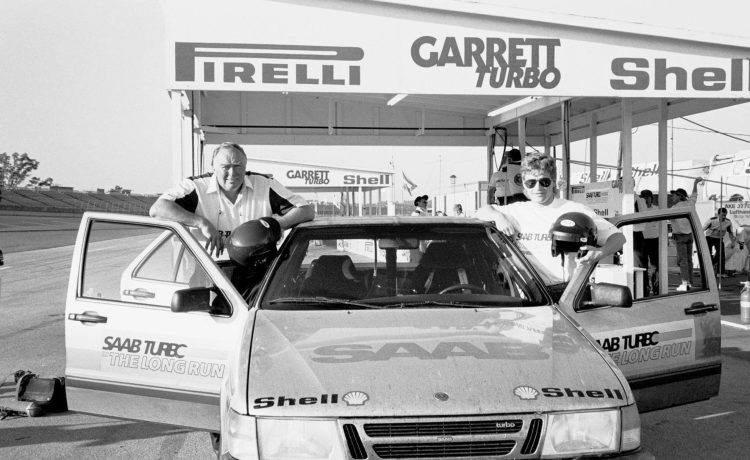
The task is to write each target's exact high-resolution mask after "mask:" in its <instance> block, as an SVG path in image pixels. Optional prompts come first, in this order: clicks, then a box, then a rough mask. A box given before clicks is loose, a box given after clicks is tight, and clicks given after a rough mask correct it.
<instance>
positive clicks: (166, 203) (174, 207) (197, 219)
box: [148, 198, 224, 256]
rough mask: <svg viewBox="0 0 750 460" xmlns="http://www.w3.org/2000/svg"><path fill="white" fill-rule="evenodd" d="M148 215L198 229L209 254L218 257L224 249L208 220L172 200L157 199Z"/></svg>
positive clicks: (220, 238) (221, 240)
mask: <svg viewBox="0 0 750 460" xmlns="http://www.w3.org/2000/svg"><path fill="white" fill-rule="evenodd" d="M148 213H149V215H150V216H151V217H157V218H159V219H166V220H173V221H175V222H180V223H182V224H185V225H187V226H188V227H195V228H197V229H199V230H200V231H201V233H202V234H203V236H204V237H206V250H207V251H208V253H209V254H211V253H213V252H216V255H217V256H218V255H220V254H221V251H222V250H223V249H224V240H223V239H222V237H221V235H220V234H219V231H218V230H217V229H216V227H215V226H214V224H212V223H211V222H209V221H208V219H206V218H204V217H203V216H199V215H198V214H195V213H193V212H190V211H188V210H187V209H185V208H183V207H182V206H180V205H179V204H177V203H175V202H174V201H172V200H168V199H166V198H159V199H157V200H156V202H155V203H154V204H153V205H151V209H149V212H148Z"/></svg>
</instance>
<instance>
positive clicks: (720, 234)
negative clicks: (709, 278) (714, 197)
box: [703, 208, 735, 278]
mask: <svg viewBox="0 0 750 460" xmlns="http://www.w3.org/2000/svg"><path fill="white" fill-rule="evenodd" d="M703 231H704V232H705V235H706V242H707V243H708V251H709V252H710V253H711V260H712V261H713V264H714V271H715V272H716V276H718V277H719V278H726V277H727V274H726V266H725V265H726V258H727V257H726V254H727V250H726V248H725V247H724V237H725V236H727V237H729V240H730V244H731V246H730V247H731V248H732V249H734V244H735V237H734V231H733V229H732V221H730V220H729V219H727V208H719V209H718V210H717V211H716V215H715V216H714V217H712V218H710V219H708V220H707V221H706V222H704V223H703Z"/></svg>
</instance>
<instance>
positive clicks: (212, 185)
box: [206, 176, 253, 193]
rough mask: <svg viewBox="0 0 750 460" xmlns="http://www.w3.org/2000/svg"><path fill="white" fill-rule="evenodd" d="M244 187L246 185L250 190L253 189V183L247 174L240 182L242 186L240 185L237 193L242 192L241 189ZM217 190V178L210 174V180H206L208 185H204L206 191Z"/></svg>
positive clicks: (213, 191)
mask: <svg viewBox="0 0 750 460" xmlns="http://www.w3.org/2000/svg"><path fill="white" fill-rule="evenodd" d="M244 187H247V188H249V189H250V190H252V189H253V184H252V182H251V181H250V180H249V177H248V176H245V180H244V181H243V182H242V187H240V190H239V193H242V189H243V188H244ZM218 191H219V180H218V179H217V178H216V176H211V180H210V181H209V182H208V185H207V186H206V193H216V192H218Z"/></svg>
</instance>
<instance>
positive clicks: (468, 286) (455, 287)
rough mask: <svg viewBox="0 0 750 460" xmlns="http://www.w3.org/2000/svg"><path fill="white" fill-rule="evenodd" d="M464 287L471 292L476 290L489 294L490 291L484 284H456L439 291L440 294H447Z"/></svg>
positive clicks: (479, 292)
mask: <svg viewBox="0 0 750 460" xmlns="http://www.w3.org/2000/svg"><path fill="white" fill-rule="evenodd" d="M464 289H468V290H469V292H476V293H478V294H489V292H487V291H486V290H485V289H484V288H483V287H482V286H477V285H476V284H454V285H452V286H448V287H447V288H445V289H443V290H442V291H440V292H438V294H447V293H449V292H453V291H458V290H464Z"/></svg>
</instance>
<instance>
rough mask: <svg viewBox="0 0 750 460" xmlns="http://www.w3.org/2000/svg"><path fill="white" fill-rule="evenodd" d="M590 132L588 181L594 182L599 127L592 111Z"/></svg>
mask: <svg viewBox="0 0 750 460" xmlns="http://www.w3.org/2000/svg"><path fill="white" fill-rule="evenodd" d="M589 126H590V128H591V133H590V135H589V182H596V169H597V164H598V163H599V159H598V158H597V154H598V152H597V148H598V147H597V143H598V139H599V127H598V126H597V118H596V114H595V113H592V114H591V118H589Z"/></svg>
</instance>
